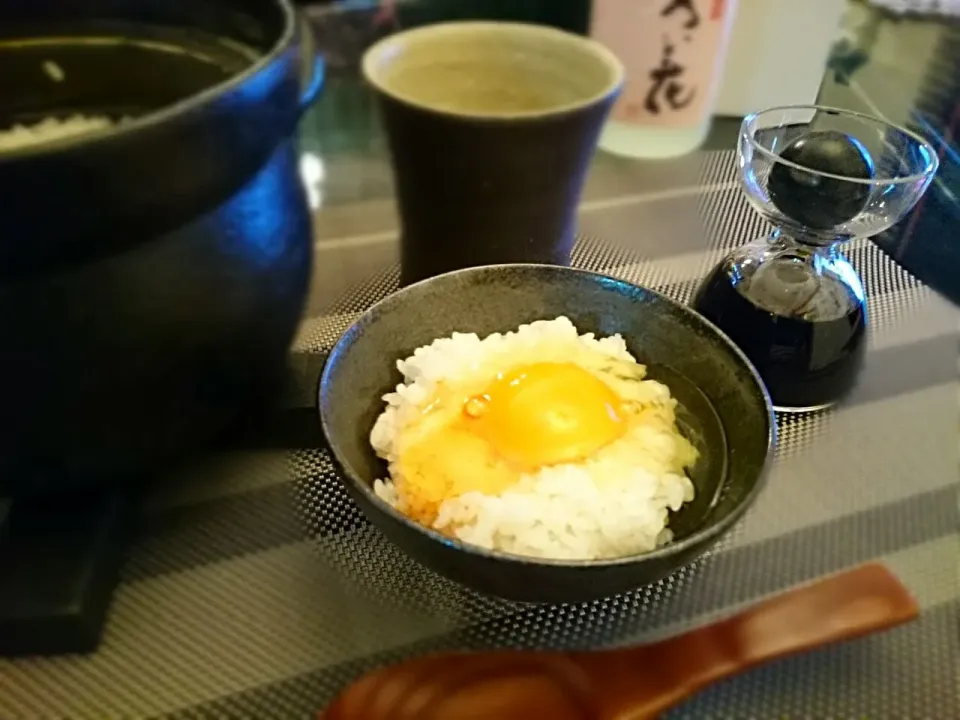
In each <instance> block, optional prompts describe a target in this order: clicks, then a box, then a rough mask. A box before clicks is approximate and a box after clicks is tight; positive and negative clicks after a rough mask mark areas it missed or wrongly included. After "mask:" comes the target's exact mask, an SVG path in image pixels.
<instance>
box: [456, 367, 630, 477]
mask: <svg viewBox="0 0 960 720" xmlns="http://www.w3.org/2000/svg"><path fill="white" fill-rule="evenodd" d="M620 404H621V401H620V398H619V397H618V396H617V394H616V393H615V392H614V391H613V390H611V389H610V387H609V386H608V385H607V384H606V383H604V382H603V381H602V380H600V379H599V378H597V377H596V376H595V375H593V374H592V373H590V372H589V371H587V370H584V369H583V368H581V367H579V366H577V365H573V364H570V363H549V362H544V363H534V364H531V365H524V366H521V367H517V368H514V369H513V370H511V371H510V372H508V373H504V374H502V375H500V376H499V377H498V378H497V379H496V380H495V381H494V382H493V383H492V384H491V385H490V386H489V387H488V388H487V389H486V391H485V392H483V393H481V394H480V395H475V396H473V397H471V398H468V399H467V400H466V402H465V403H464V406H463V415H464V417H465V421H466V423H467V427H468V428H470V429H471V431H472V432H474V433H476V434H477V435H479V436H480V437H482V438H484V439H485V440H486V441H487V442H488V443H490V445H491V446H492V447H493V448H494V450H496V452H497V453H498V454H499V455H500V456H501V457H503V458H505V459H506V460H509V461H511V462H514V463H516V464H519V465H522V466H524V467H527V468H538V467H540V466H543V465H556V464H559V463H566V462H574V461H577V460H581V459H583V458H585V457H588V456H589V455H592V454H593V453H594V452H596V451H597V450H599V449H600V448H602V447H603V446H604V445H607V444H608V443H610V442H612V441H613V440H616V439H617V438H618V437H620V435H622V434H623V432H624V430H625V429H626V426H625V423H624V422H623V418H622V417H621V414H620Z"/></svg>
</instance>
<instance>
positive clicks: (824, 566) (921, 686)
mask: <svg viewBox="0 0 960 720" xmlns="http://www.w3.org/2000/svg"><path fill="white" fill-rule="evenodd" d="M841 90H842V88H841ZM831 92H838V91H837V88H833V90H832V91H831ZM841 94H842V93H841ZM953 98H954V100H953V102H954V103H956V94H955V93H954V95H953ZM861 99H862V98H861ZM918 102H919V101H918ZM939 117H940V116H937V115H935V114H934V115H931V116H930V117H928V118H927V122H928V124H929V125H930V127H931V128H934V129H936V128H940V131H941V132H943V131H944V129H945V128H948V127H949V124H948V122H947V121H946V120H938V118H939ZM944 117H946V116H944ZM938 122H940V125H937V123H938ZM734 127H735V125H734V124H732V123H730V122H728V121H720V122H718V123H717V125H716V128H715V132H714V134H713V136H712V138H711V140H710V144H709V147H708V149H707V150H706V151H704V152H702V153H698V154H696V155H692V156H689V157H687V158H684V159H682V160H679V161H671V162H662V163H642V162H636V161H628V160H622V159H617V158H613V157H610V156H605V155H599V156H598V157H597V159H596V162H595V163H594V166H593V170H592V173H591V176H590V179H589V183H588V186H587V189H586V192H585V195H584V198H583V202H582V204H581V208H580V229H581V233H582V234H583V238H582V240H581V242H580V245H579V246H578V250H577V254H576V262H577V263H578V264H580V265H584V266H587V267H591V268H594V269H598V270H602V271H604V272H607V273H609V274H612V275H616V276H619V277H623V278H626V279H630V280H633V281H635V282H639V283H641V284H645V285H648V286H652V287H655V288H658V289H662V290H664V291H666V292H668V293H670V294H672V295H673V296H674V297H677V298H679V299H681V300H684V299H687V298H688V297H689V294H690V292H691V290H692V288H693V286H694V284H695V283H696V281H697V279H698V278H699V277H700V276H701V275H702V274H703V272H705V271H706V269H707V268H708V267H709V266H710V265H711V263H712V262H714V261H715V260H716V259H717V258H718V257H719V256H720V255H721V254H722V253H723V252H724V251H725V250H727V249H729V248H732V247H735V246H736V245H738V244H741V243H743V242H745V241H747V240H749V239H752V238H754V237H756V236H759V235H760V234H761V233H762V232H763V231H764V228H763V224H762V222H761V221H760V220H759V219H758V218H757V217H756V216H755V215H754V213H753V212H752V210H750V209H749V207H748V205H747V204H746V202H745V200H744V199H743V198H742V197H741V195H740V192H739V190H738V189H737V188H736V184H735V177H736V176H735V165H734V156H733V152H732V150H731V149H730V148H731V147H732V145H730V142H731V140H732V133H731V128H734ZM303 152H304V158H305V159H304V172H305V175H306V176H307V178H308V179H309V180H311V181H312V184H313V186H312V192H311V194H312V196H313V197H312V199H313V200H314V202H315V203H316V204H317V206H318V215H317V223H316V254H315V274H314V289H313V292H312V294H311V299H310V304H309V310H308V313H307V318H306V320H305V322H304V324H303V328H302V330H301V333H300V336H299V338H298V340H297V349H299V350H301V351H305V352H317V353H322V352H324V350H326V349H328V348H329V347H330V345H331V344H332V343H333V342H334V341H335V339H336V338H337V336H338V335H339V333H340V332H342V330H343V329H345V328H346V327H347V326H348V325H349V323H350V322H351V321H352V320H353V319H354V318H355V317H356V315H357V313H359V312H360V311H362V310H363V308H364V307H366V306H367V305H369V304H370V303H371V302H372V301H374V300H375V299H377V298H379V297H382V296H383V295H384V294H386V293H388V292H389V291H390V290H392V289H393V288H394V287H395V284H396V277H397V268H396V259H397V241H396V227H397V218H396V212H395V208H394V204H393V199H392V191H391V181H390V173H389V165H388V161H387V157H386V153H385V148H384V143H383V139H382V136H381V135H380V133H379V129H378V126H377V123H376V118H375V114H374V111H373V107H372V102H371V98H370V97H369V95H368V94H367V93H366V91H365V90H363V89H362V88H361V87H360V86H359V84H358V83H357V82H356V80H355V79H352V78H350V77H338V78H332V79H331V81H330V83H329V85H328V87H327V89H326V94H325V96H324V98H323V100H322V101H321V103H320V104H319V105H318V106H317V108H316V109H315V111H313V112H312V113H311V115H310V116H308V117H307V118H306V119H305V121H304V125H303ZM951 152H952V151H950V150H945V154H944V157H945V165H948V166H950V167H952V168H954V169H951V170H949V171H948V174H949V173H953V172H954V170H955V167H954V165H951V163H955V159H954V158H955V156H952V155H951V154H950V153H951ZM950 177H953V178H956V177H957V176H956V175H955V174H953V175H950ZM952 187H953V186H951V185H950V184H949V182H947V183H942V184H941V185H939V186H936V187H934V188H933V189H932V190H931V196H932V198H933V200H931V201H930V202H928V204H927V206H926V207H925V208H924V209H922V213H923V215H924V216H925V217H926V218H927V219H926V220H924V219H923V218H915V219H908V220H907V221H906V225H908V226H909V232H907V231H904V230H903V229H902V228H903V226H901V229H899V230H897V231H896V232H895V233H894V234H891V235H890V236H889V237H887V238H885V239H881V241H880V245H881V246H883V247H884V249H885V252H884V251H881V249H880V248H879V247H878V244H876V243H872V242H869V241H857V242H855V243H853V244H851V246H850V247H849V248H848V249H849V255H850V257H851V258H852V260H853V261H854V263H855V264H856V266H857V267H858V269H859V271H860V272H861V274H862V276H863V278H864V282H865V285H866V287H867V290H868V295H869V299H868V304H869V312H870V318H871V320H870V322H871V335H870V352H869V354H868V361H867V365H866V368H865V371H864V373H863V376H862V378H861V381H860V383H859V386H858V388H857V390H856V391H855V393H854V395H853V397H851V398H850V399H849V400H848V401H847V402H846V403H845V404H844V405H842V406H841V407H838V408H836V409H834V410H832V411H829V412H826V413H822V414H817V415H812V416H794V417H782V418H779V429H780V444H779V448H778V451H777V457H776V462H775V467H774V468H773V472H772V476H771V478H770V482H769V486H768V488H767V489H766V490H765V492H764V493H763V494H762V495H761V497H760V498H759V500H758V501H757V503H756V505H755V506H754V507H753V508H752V509H751V510H750V511H749V512H748V514H747V515H746V516H745V517H744V519H743V520H742V521H741V522H740V523H739V524H738V525H737V527H736V528H735V530H734V531H732V532H731V533H730V535H729V536H728V537H727V538H725V539H724V541H723V542H722V543H721V544H720V546H719V547H717V548H716V550H715V551H713V552H712V553H711V554H710V555H708V556H707V557H705V558H703V559H702V560H700V561H698V562H696V563H694V564H693V565H691V566H690V567H688V568H685V569H684V570H682V571H680V572H678V573H677V574H675V575H673V576H671V577H669V578H667V579H665V580H663V581H662V582H660V583H658V584H657V585H655V586H652V587H649V588H644V589H640V590H637V591H635V592H633V593H628V594H626V595H623V596H620V597H615V598H608V599H604V600H600V601H596V602H593V603H586V604H582V605H568V606H524V605H517V604H512V603H508V602H503V601H499V600H495V599H491V598H484V597H480V596H477V595H475V594H472V593H470V592H468V591H465V590H463V589H461V588H459V587H457V586H454V585H453V584H452V583H450V582H448V581H445V580H443V579H441V578H439V577H437V576H435V575H433V574H431V573H430V572H428V571H426V570H425V569H423V568H421V567H419V566H418V565H416V564H415V563H413V562H412V561H411V560H409V559H408V558H406V557H404V556H403V555H402V554H401V553H400V552H399V551H398V550H396V549H395V548H394V547H392V546H391V545H389V544H388V543H387V541H386V540H384V539H383V538H382V537H381V536H380V535H379V533H378V532H377V531H375V530H374V529H372V528H371V526H370V525H369V524H368V523H367V522H366V521H365V520H364V519H363V518H362V516H361V515H360V514H359V512H358V510H357V509H356V508H355V507H354V506H353V504H352V503H351V501H350V500H349V498H348V497H347V495H346V494H345V492H344V491H343V490H342V489H341V487H340V484H339V481H338V479H337V477H336V474H335V472H334V469H333V467H332V465H331V463H330V461H329V458H328V457H327V456H326V454H325V453H324V451H322V450H317V449H312V448H304V449H302V450H296V451H290V452H279V451H262V450H249V451H244V452H237V453H231V454H227V455H221V456H217V457H212V458H209V459H208V460H207V461H205V462H203V463H200V464H198V465H197V466H196V467H194V468H191V469H190V470H189V471H186V472H185V473H184V474H183V476H181V477H178V478H175V479H174V480H173V481H172V482H171V483H169V484H168V485H165V486H164V487H162V488H160V489H158V490H157V491H156V492H154V493H153V495H152V496H151V497H150V498H149V499H148V501H147V502H146V503H145V506H144V508H143V516H142V518H141V523H140V529H139V533H138V537H137V539H136V541H135V543H134V546H133V548H132V550H131V553H130V557H129V560H128V562H127V565H126V567H125V569H124V572H123V581H122V584H121V586H120V588H119V590H118V592H117V594H116V598H115V601H114V604H113V607H112V610H111V614H110V618H109V621H108V625H107V628H106V633H105V637H104V641H103V644H102V647H101V649H100V650H99V651H98V652H97V653H95V654H94V655H92V656H89V657H65V658H53V659H35V660H20V661H15V662H11V661H0V717H2V718H35V717H36V718H87V717H89V718H107V717H124V718H132V717H162V716H171V717H183V718H209V717H238V718H239V717H250V718H297V717H308V716H309V715H310V713H311V712H312V711H315V710H316V709H317V708H319V707H321V706H322V705H323V704H324V703H325V702H326V701H327V700H329V698H330V697H331V696H332V694H333V693H334V692H336V690H337V689H338V688H339V687H341V686H342V685H343V684H345V683H347V682H348V681H349V680H351V679H352V678H353V677H355V676H356V675H358V674H359V673H361V672H362V671H364V670H365V669H369V668H371V667H373V666H376V665H379V664H382V663H384V662H388V661H392V660H395V659H398V658H402V657H407V656H410V655H412V654H417V653H421V652H426V651H429V650H436V649H450V648H480V647H504V646H519V647H530V646H537V647H599V646H609V645H620V644H626V643H634V642H641V641H645V640H649V639H652V638H657V637H662V636H664V635H666V634H671V633H674V632H677V631H679V630H682V629H684V628H688V627H691V626H693V625H697V624H700V623H702V622H705V621H707V620H710V619H712V618H715V617H718V616H721V615H725V614H728V613H729V612H731V611H732V610H734V609H736V608H738V607H741V606H743V605H744V604H747V603H749V602H752V601H755V600H757V599H759V598H761V597H763V596H765V595H768V594H770V593H774V592H777V591H780V590H783V589H786V588H789V587H791V586H794V585H796V584H799V583H802V582H805V581H808V580H811V579H813V578H816V577H818V576H820V575H823V574H826V573H829V572H833V571H836V570H840V569H842V568H846V567H848V566H852V565H855V564H858V563H861V562H864V561H867V560H880V561H882V562H884V563H885V564H887V565H888V566H889V567H890V568H891V569H892V570H893V571H894V572H895V573H896V574H897V575H898V576H899V577H900V578H901V579H902V580H903V581H904V582H905V583H906V584H907V585H908V587H909V588H910V589H911V591H912V592H913V593H914V595H915V596H916V598H917V600H918V601H919V604H920V606H921V608H922V615H921V617H920V619H919V620H918V621H917V622H915V623H913V624H911V625H908V626H905V627H903V628H899V629H896V630H894V631H891V632H889V633H886V634H884V635H881V636H876V637H871V638H867V639H863V640H859V641H855V642H852V643H848V644H846V645H843V646H839V647H835V648H828V649H824V650H822V651H818V652H816V653H813V654H810V655H808V656H804V657H801V658H797V659H792V660H787V661H783V662H780V663H777V664H775V665H772V666H769V667H766V668H762V669H759V670H756V671H754V672H752V673H750V674H748V675H745V676H743V677H740V678H737V679H734V680H732V681H729V682H726V683H724V684H722V685H720V686H717V687H715V688H713V689H710V690H708V691H706V692H705V693H703V694H702V695H700V696H699V697H697V698H695V699H694V700H692V701H691V702H689V703H687V704H685V705H683V706H681V707H679V708H677V709H676V710H674V711H673V712H671V713H670V714H669V715H668V717H669V718H672V719H679V718H707V717H710V718H714V717H716V718H720V717H723V718H728V717H729V718H734V717H736V718H774V717H777V718H785V717H789V718H854V717H856V718H871V720H873V719H875V718H944V719H945V720H946V719H947V718H957V717H960V699H958V696H957V680H958V674H957V671H958V665H957V658H958V656H960V635H958V612H960V585H958V557H960V535H958V524H957V488H956V479H957V389H958V385H957V327H958V324H957V320H958V312H957V309H956V308H955V307H954V306H953V305H952V304H951V303H950V302H948V301H947V300H946V299H945V298H944V297H943V296H942V295H940V294H938V293H937V292H935V291H933V290H932V289H931V288H930V287H929V286H928V284H926V283H925V282H924V281H923V280H921V278H918V277H917V275H915V274H913V273H919V274H920V275H923V274H924V266H923V262H922V261H921V262H919V263H917V262H914V261H913V260H911V259H910V258H911V257H913V256H910V254H909V253H907V252H906V251H905V250H904V247H905V246H910V247H912V248H915V247H918V246H926V247H930V246H933V247H939V248H942V247H943V246H944V245H946V244H947V243H946V238H944V237H943V236H942V233H941V234H940V235H937V233H938V232H941V231H940V230H938V228H942V227H943V226H944V225H950V224H952V223H953V220H954V219H955V216H954V215H951V213H956V212H957V203H956V200H955V199H953V195H952ZM931 218H932V219H931ZM953 226H954V227H956V226H955V224H954V225H953ZM904 238H907V240H904ZM921 255H922V256H924V257H925V256H926V255H927V253H921ZM891 257H893V258H896V259H897V260H899V261H900V263H901V264H897V263H896V262H894V260H893V259H891ZM904 258H906V260H905V259H904ZM934 265H938V263H934ZM939 265H942V261H941V262H940V263H939ZM906 267H910V268H911V269H912V272H911V270H908V269H906ZM956 268H957V265H956V264H954V265H953V266H952V269H953V271H954V272H953V277H954V278H955V277H957V276H958V275H960V274H958V273H956ZM941 269H942V268H939V267H935V268H934V272H933V273H932V277H936V272H935V271H936V270H941ZM927 282H931V281H930V280H928V281H927ZM937 282H939V280H938V281H937ZM935 284H936V283H935ZM944 287H946V286H943V287H941V290H942V291H943V292H945V293H946V294H948V295H949V294H950V289H949V288H946V289H944Z"/></svg>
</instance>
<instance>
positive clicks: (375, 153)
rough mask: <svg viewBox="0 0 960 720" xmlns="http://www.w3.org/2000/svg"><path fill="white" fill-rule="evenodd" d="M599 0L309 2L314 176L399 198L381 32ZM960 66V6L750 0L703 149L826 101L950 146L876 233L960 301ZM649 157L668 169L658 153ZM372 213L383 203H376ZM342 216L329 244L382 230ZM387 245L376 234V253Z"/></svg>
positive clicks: (529, 14) (569, 13) (527, 16)
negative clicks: (746, 125) (371, 64)
mask: <svg viewBox="0 0 960 720" xmlns="http://www.w3.org/2000/svg"><path fill="white" fill-rule="evenodd" d="M595 1H596V0H300V5H301V6H303V8H304V9H305V10H306V12H307V14H308V16H309V17H310V19H311V21H312V23H313V25H314V28H315V30H316V32H317V34H318V36H319V38H320V44H321V46H322V47H323V50H324V53H325V55H326V58H327V61H328V64H329V68H330V80H329V84H328V85H327V88H326V90H325V94H324V100H323V102H320V103H317V105H316V106H315V108H314V109H313V111H312V112H311V114H310V115H309V116H308V117H307V118H306V119H305V121H304V123H303V126H302V134H303V139H302V141H303V143H304V150H305V151H306V153H307V154H308V155H313V156H315V157H316V158H317V160H318V162H315V163H314V167H312V168H308V174H310V175H312V176H313V177H316V178H320V177H331V176H332V175H333V173H332V172H331V168H332V167H333V166H336V175H337V177H338V178H340V179H341V180H343V182H339V181H338V182H331V183H328V184H326V185H325V186H324V188H323V193H326V195H327V199H329V200H336V201H337V203H344V202H346V203H350V202H351V200H357V201H361V200H362V201H363V202H367V203H369V202H371V200H375V199H376V198H379V197H382V198H383V199H384V200H385V201H386V200H389V198H390V197H391V190H390V187H389V182H390V181H389V177H388V176H387V174H385V173H384V172H383V171H382V170H383V165H382V163H380V162H379V161H378V160H377V158H378V157H382V153H384V152H385V148H384V146H383V138H382V136H381V134H380V130H379V126H378V121H377V117H376V113H375V109H374V105H373V98H372V96H371V95H370V94H369V93H368V92H367V90H366V89H365V88H364V87H363V84H362V83H361V82H360V79H359V72H358V68H359V61H360V58H361V56H362V54H363V52H364V50H365V49H366V48H367V47H369V46H370V44H371V43H373V42H375V41H376V40H377V39H379V38H381V37H384V36H385V35H388V34H390V33H392V32H395V31H396V30H398V29H401V28H408V27H414V26H417V25H423V24H427V23H433V22H442V21H445V20H462V19H497V20H514V21H525V22H536V23H542V24H545V25H551V26H554V27H558V28H562V29H565V30H569V31H572V32H577V33H583V34H586V33H588V32H589V27H590V17H591V10H592V4H593V2H595ZM958 69H960V2H952V1H949V0H939V1H933V0H870V1H868V0H805V1H804V2H802V3H801V2H797V1H796V0H740V1H739V7H738V10H737V14H736V19H735V21H734V26H733V30H732V35H731V40H730V47H729V51H728V53H727V58H726V62H725V63H724V68H723V79H722V81H721V84H720V91H719V96H718V98H717V101H716V104H715V117H714V122H713V128H712V131H711V133H710V135H709V136H708V139H707V142H706V144H705V145H704V148H703V149H705V150H711V149H732V148H733V147H734V146H735V141H736V133H737V129H738V126H739V122H740V119H741V117H742V116H743V115H744V114H746V113H748V112H751V111H753V110H756V109H759V108H764V107H770V106H774V105H784V104H809V103H814V102H816V103H819V104H823V105H830V106H835V107H841V108H847V109H853V110H858V111H861V112H866V113H869V114H871V115H875V116H879V117H881V118H884V119H886V120H889V121H891V122H893V123H896V124H899V125H904V126H907V127H909V128H911V129H913V130H915V131H918V132H920V133H922V134H923V135H924V136H926V137H928V138H930V139H931V140H932V141H934V142H935V143H936V144H938V146H939V150H940V154H941V170H940V173H939V176H938V178H937V180H936V186H937V188H938V189H939V190H940V192H933V193H930V194H929V195H928V196H927V198H926V199H925V200H924V205H923V206H921V207H918V208H917V209H916V210H915V212H914V216H913V218H912V219H911V220H908V221H906V222H903V223H900V224H899V225H898V226H897V227H896V228H894V229H893V230H891V231H890V232H889V233H887V234H885V235H884V236H881V237H878V238H876V241H877V242H878V244H879V245H880V246H881V247H882V248H884V249H885V250H886V251H887V252H888V253H889V254H891V255H892V256H893V257H894V258H895V259H896V260H897V261H898V262H900V263H901V264H902V265H904V266H905V267H907V269H909V270H910V271H911V272H913V273H914V274H915V275H917V276H918V277H920V278H921V279H922V280H923V281H924V282H926V283H928V284H929V285H931V286H933V287H934V288H935V289H937V290H938V291H940V292H941V293H943V294H944V295H946V296H947V297H949V298H951V299H952V300H953V301H954V302H958V303H960V280H958V278H960V273H958V272H957V271H958V270H960V249H958V248H957V247H956V245H955V244H951V243H943V242H936V243H934V242H931V241H930V240H929V239H930V238H937V237H941V238H942V237H943V233H942V232H941V229H942V230H943V232H947V230H948V228H947V227H946V226H947V225H948V224H952V222H953V221H954V220H955V219H960V218H956V215H957V207H958V205H957V203H956V202H955V200H956V196H957V194H958V193H960V153H958V151H957V144H956V141H955V140H954V136H955V133H956V127H957V123H958V120H960V109H958V108H960V105H958V99H960V72H957V70H958ZM321 159H322V160H321ZM647 162H650V161H647ZM650 167H651V170H652V171H656V169H657V164H656V162H650ZM345 195H346V196H345ZM334 196H335V197H334ZM315 200H319V197H317V198H315ZM331 204H334V203H331ZM933 206H936V207H933ZM931 209H932V210H933V211H932V212H931V211H930V210H931ZM371 211H372V212H373V214H374V215H376V213H377V212H379V210H378V208H376V207H371ZM390 212H391V211H390V210H389V209H386V208H385V209H383V213H390ZM383 213H381V214H383ZM338 214H339V213H338V212H337V209H336V208H328V212H325V214H324V220H323V223H321V227H320V233H321V240H322V236H325V235H328V233H329V237H344V236H351V235H358V234H360V235H364V234H365V233H369V232H370V230H371V228H367V227H365V228H362V229H357V228H347V227H343V226H342V225H340V224H339V223H338ZM351 215H353V213H351ZM375 235H376V232H373V233H372V236H375ZM376 251H377V250H376V247H375V244H371V246H370V247H369V248H368V250H366V251H364V252H370V253H373V252H376Z"/></svg>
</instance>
